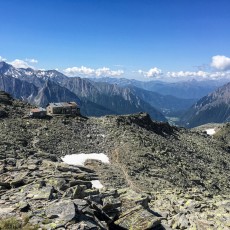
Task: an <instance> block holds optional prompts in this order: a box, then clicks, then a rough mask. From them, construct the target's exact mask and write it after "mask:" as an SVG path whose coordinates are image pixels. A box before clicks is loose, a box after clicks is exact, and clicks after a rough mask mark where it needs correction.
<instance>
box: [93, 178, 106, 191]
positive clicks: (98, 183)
mask: <svg viewBox="0 0 230 230" xmlns="http://www.w3.org/2000/svg"><path fill="white" fill-rule="evenodd" d="M91 183H92V187H93V188H98V189H101V188H103V187H104V186H103V185H102V183H101V182H100V181H99V180H92V181H91Z"/></svg>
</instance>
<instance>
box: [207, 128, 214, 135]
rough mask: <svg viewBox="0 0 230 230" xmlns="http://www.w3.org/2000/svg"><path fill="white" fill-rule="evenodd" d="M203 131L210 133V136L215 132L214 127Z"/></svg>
mask: <svg viewBox="0 0 230 230" xmlns="http://www.w3.org/2000/svg"><path fill="white" fill-rule="evenodd" d="M205 131H206V132H207V134H208V135H210V136H212V135H213V134H215V133H216V131H215V128H213V129H206V130H205Z"/></svg>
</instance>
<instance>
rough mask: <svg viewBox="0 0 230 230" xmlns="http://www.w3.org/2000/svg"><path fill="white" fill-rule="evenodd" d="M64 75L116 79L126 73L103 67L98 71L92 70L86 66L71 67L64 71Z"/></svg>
mask: <svg viewBox="0 0 230 230" xmlns="http://www.w3.org/2000/svg"><path fill="white" fill-rule="evenodd" d="M64 73H65V74H66V75H68V76H77V75H81V76H82V75H85V76H89V77H90V76H96V77H105V76H107V77H115V76H120V75H122V74H123V73H124V71H123V70H110V68H107V67H103V68H98V69H92V68H88V67H85V66H81V67H71V68H67V69H64Z"/></svg>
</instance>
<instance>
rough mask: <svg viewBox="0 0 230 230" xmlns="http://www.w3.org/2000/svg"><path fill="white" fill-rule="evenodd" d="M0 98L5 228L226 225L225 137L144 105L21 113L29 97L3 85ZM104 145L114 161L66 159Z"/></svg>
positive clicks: (0, 224) (0, 193) (0, 200)
mask: <svg viewBox="0 0 230 230" xmlns="http://www.w3.org/2000/svg"><path fill="white" fill-rule="evenodd" d="M0 104H1V109H2V108H4V109H6V108H7V110H6V112H7V114H8V117H7V116H5V117H4V118H3V117H2V118H0V130H1V134H0V140H1V141H0V164H1V166H0V172H1V180H0V207H1V209H0V219H1V221H0V229H7V228H6V226H9V225H10V226H12V225H13V224H14V225H16V226H18V228H11V229H171V228H172V229H208V228H209V229H218V228H219V229H228V228H229V226H230V222H229V221H230V218H229V211H230V210H229V204H230V197H229V191H230V187H229V168H230V167H229V162H230V161H229V152H228V150H227V149H226V148H225V147H223V146H222V144H221V142H220V141H219V139H215V138H214V137H213V138H212V137H210V136H208V135H207V134H205V133H203V132H197V131H189V130H186V129H183V128H178V127H173V126H170V125H169V124H167V123H160V122H155V121H152V120H151V119H150V117H149V115H147V114H145V113H141V114H136V115H127V116H106V117H102V118H89V119H87V118H83V117H75V118H73V117H55V118H53V119H51V120H46V119H44V120H39V119H27V118H25V119H22V115H23V113H25V111H26V109H28V108H29V105H27V104H23V103H22V102H20V101H15V100H12V98H11V97H10V96H9V95H7V94H4V93H1V94H0ZM15 108H17V110H15ZM225 132H227V131H225ZM101 152H103V153H105V154H106V155H108V156H109V159H110V164H102V163H101V162H98V161H93V160H88V161H87V162H86V164H85V166H84V167H80V166H73V165H72V166H71V165H67V164H65V163H63V162H62V161H61V157H62V156H64V155H66V154H76V153H101ZM96 179H99V180H100V181H101V182H102V184H103V185H104V188H103V189H101V190H98V189H96V188H93V187H92V180H96Z"/></svg>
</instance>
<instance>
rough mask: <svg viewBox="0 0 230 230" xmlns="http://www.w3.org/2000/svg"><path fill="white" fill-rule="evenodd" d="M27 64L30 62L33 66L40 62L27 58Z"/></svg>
mask: <svg viewBox="0 0 230 230" xmlns="http://www.w3.org/2000/svg"><path fill="white" fill-rule="evenodd" d="M25 61H26V62H30V63H33V64H36V63H38V60H36V59H34V58H26V60H25Z"/></svg>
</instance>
